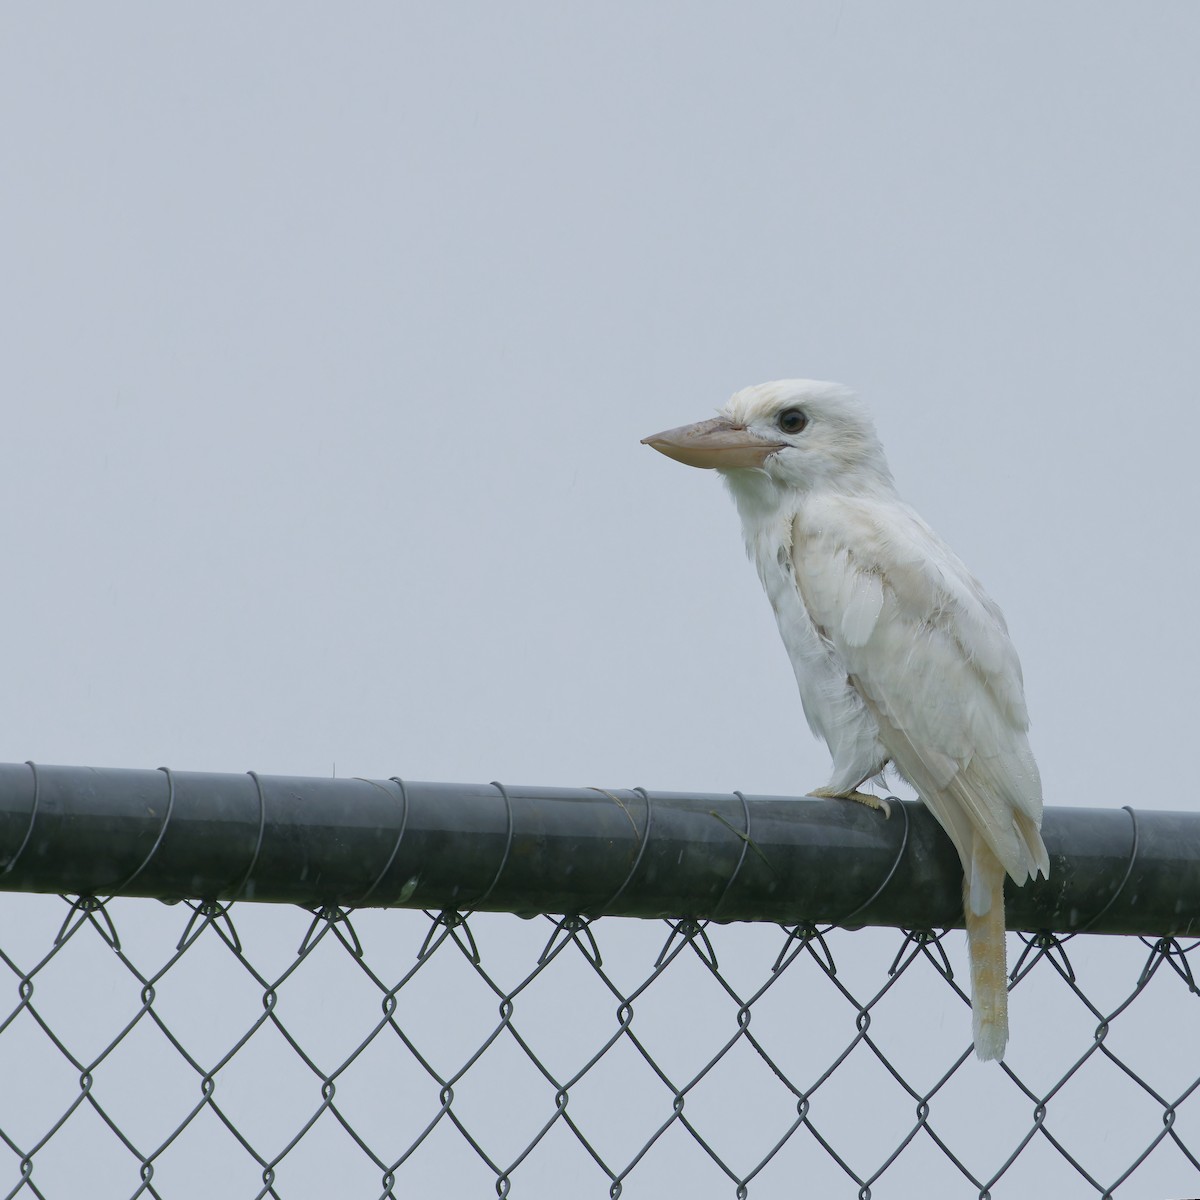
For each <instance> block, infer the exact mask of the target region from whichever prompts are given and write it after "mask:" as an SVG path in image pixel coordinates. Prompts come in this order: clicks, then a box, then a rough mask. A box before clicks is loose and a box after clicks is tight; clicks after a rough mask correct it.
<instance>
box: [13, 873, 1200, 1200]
mask: <svg viewBox="0 0 1200 1200" xmlns="http://www.w3.org/2000/svg"><path fill="white" fill-rule="evenodd" d="M961 942H962V938H961V935H955V934H950V935H947V934H944V933H943V934H935V933H933V932H929V931H925V932H920V931H918V932H913V933H908V934H904V933H900V932H897V931H894V930H880V929H874V930H870V929H869V930H862V931H858V932H853V933H851V932H847V931H844V930H831V929H827V928H826V929H815V928H804V927H801V928H796V929H790V930H781V929H779V928H778V927H776V926H771V925H747V924H738V925H729V926H721V925H715V924H709V925H698V924H694V923H689V922H657V921H636V920H628V919H618V918H612V917H610V918H605V919H603V920H593V921H590V922H589V921H586V920H582V919H567V920H562V921H554V920H551V919H550V918H539V919H535V920H532V921H522V920H520V919H518V918H516V917H511V916H503V915H494V914H483V913H480V914H475V915H472V916H468V917H466V918H464V917H462V916H461V915H459V914H455V913H444V914H428V913H427V914H421V913H414V912H401V911H381V910H369V909H364V910H358V911H355V912H345V911H342V910H333V911H328V910H326V911H318V912H316V913H312V912H309V911H306V910H300V909H294V908H285V907H277V906H269V905H253V904H250V903H245V902H243V903H239V904H237V905H236V906H228V907H227V906H213V905H193V904H188V905H183V906H177V907H168V906H164V905H161V904H158V903H157V902H155V901H146V900H121V899H117V900H112V901H109V902H107V903H102V902H100V901H98V900H94V899H88V898H84V899H76V900H68V901H65V902H64V901H63V900H62V899H60V898H57V897H37V896H28V895H19V894H13V895H7V896H3V897H0V1080H3V1085H2V1086H0V1196H8V1197H22V1198H24V1197H34V1196H37V1197H46V1198H50V1197H58V1196H63V1197H66V1196H72V1197H74V1196H79V1195H85V1194H86V1195H88V1196H89V1197H109V1196H112V1197H132V1196H154V1197H163V1198H171V1200H174V1198H176V1197H191V1196H196V1197H199V1196H212V1195H215V1194H220V1195H224V1196H256V1197H268V1196H270V1197H279V1198H281V1200H282V1198H285V1197H289V1198H295V1197H317V1196H322V1197H323V1196H331V1195H338V1196H343V1197H349V1196H364V1197H382V1198H387V1197H400V1196H408V1195H414V1194H437V1195H484V1194H489V1193H490V1192H491V1191H493V1190H494V1191H495V1193H496V1194H498V1195H499V1196H507V1195H510V1194H512V1195H514V1196H518V1197H520V1196H561V1195H563V1194H565V1192H564V1181H570V1186H569V1188H568V1189H567V1191H569V1193H570V1194H572V1195H578V1196H586V1195H605V1194H608V1195H610V1196H613V1197H616V1196H622V1195H624V1196H657V1195H663V1194H684V1189H685V1188H686V1189H688V1191H687V1194H693V1195H699V1196H708V1195H712V1196H746V1195H760V1196H767V1197H771V1196H777V1195H794V1194H795V1191H796V1180H797V1179H803V1180H804V1181H805V1185H806V1190H807V1191H810V1192H811V1193H812V1194H818V1195H829V1196H839V1195H842V1196H859V1197H863V1198H864V1200H865V1198H866V1197H870V1196H877V1197H884V1196H889V1195H898V1196H907V1195H915V1194H947V1195H950V1194H953V1195H979V1196H988V1195H993V1196H1001V1195H1012V1196H1016V1195H1020V1194H1027V1193H1030V1192H1036V1193H1037V1194H1055V1195H1059V1196H1073V1195H1079V1196H1095V1195H1102V1196H1108V1195H1113V1194H1120V1195H1130V1196H1134V1195H1145V1194H1149V1193H1151V1192H1157V1193H1159V1194H1171V1193H1174V1194H1177V1195H1179V1194H1195V1192H1196V1190H1197V1184H1198V1183H1200V1161H1198V1155H1200V1097H1196V1095H1195V1092H1196V1089H1197V1087H1198V1086H1200V1020H1198V1019H1197V1016H1198V1014H1197V1006H1196V984H1195V980H1194V978H1193V975H1192V969H1191V965H1190V963H1189V952H1191V951H1193V950H1194V945H1195V944H1189V945H1182V944H1180V943H1179V942H1177V941H1174V940H1172V939H1162V940H1159V941H1154V940H1152V939H1139V938H1114V937H1094V936H1087V935H1083V936H1077V937H1075V938H1065V937H1064V938H1056V937H1052V936H1043V937H1035V938H1025V939H1023V942H1024V944H1023V946H1022V945H1021V944H1020V943H1018V942H1017V941H1016V939H1015V938H1014V939H1013V941H1012V944H1011V945H1010V952H1011V951H1015V952H1016V953H1015V954H1014V957H1015V958H1016V962H1015V963H1014V970H1013V976H1014V981H1015V982H1014V987H1015V993H1014V997H1013V1002H1012V1009H1013V1040H1012V1042H1011V1044H1010V1055H1009V1058H1008V1060H1007V1061H1006V1062H1005V1063H1004V1064H1001V1065H997V1064H981V1063H979V1062H977V1061H976V1060H975V1059H974V1057H973V1055H972V1054H971V1052H970V1047H969V1036H970V1031H969V1026H970V1020H969V1004H968V1000H967V997H966V995H965V994H964V992H963V990H962V987H961V986H960V980H961V979H964V978H965V975H966V972H965V952H964V949H963V947H962V945H961ZM5 978H7V985H5V984H4V979H5Z"/></svg>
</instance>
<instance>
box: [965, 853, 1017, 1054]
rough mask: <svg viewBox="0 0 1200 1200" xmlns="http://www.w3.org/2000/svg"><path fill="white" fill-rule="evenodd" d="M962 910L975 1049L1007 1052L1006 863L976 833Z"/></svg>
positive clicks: (997, 1052)
mask: <svg viewBox="0 0 1200 1200" xmlns="http://www.w3.org/2000/svg"><path fill="white" fill-rule="evenodd" d="M963 913H964V916H965V917H966V923H967V953H968V955H969V957H970V960H971V1015H972V1018H973V1022H972V1024H973V1030H974V1035H975V1053H976V1054H977V1055H978V1056H979V1057H980V1058H982V1059H984V1060H992V1059H999V1058H1002V1057H1003V1056H1004V1047H1005V1044H1006V1043H1007V1041H1008V966H1007V963H1006V961H1005V947H1004V867H1003V866H1001V864H1000V860H999V859H998V858H997V857H996V856H995V854H993V853H992V849H991V847H990V846H989V845H988V844H987V842H985V841H984V840H983V838H982V837H981V836H980V835H979V834H978V833H976V834H975V837H974V841H973V844H972V847H971V861H970V863H969V864H968V866H967V870H966V872H965V874H964V876H963Z"/></svg>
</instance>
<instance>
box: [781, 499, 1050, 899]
mask: <svg viewBox="0 0 1200 1200" xmlns="http://www.w3.org/2000/svg"><path fill="white" fill-rule="evenodd" d="M792 559H793V565H794V567H795V571H796V579H797V583H798V585H799V588H800V593H801V595H802V597H803V599H804V603H805V605H806V607H807V608H808V611H809V614H810V615H811V617H812V620H813V623H814V624H815V625H816V626H817V628H818V629H819V630H820V631H821V633H822V634H823V636H824V637H826V638H827V639H828V640H829V641H830V642H831V643H832V644H833V646H834V647H835V648H836V650H837V652H838V654H839V655H840V656H841V658H842V659H843V661H844V662H845V665H846V671H847V675H848V676H849V677H850V681H851V683H852V685H853V686H854V687H855V689H856V690H857V691H858V692H859V694H860V695H861V696H862V697H863V700H864V702H865V703H866V705H867V707H868V708H869V709H870V710H871V711H872V712H873V713H874V715H875V717H876V719H877V720H878V723H879V728H880V738H881V740H882V741H883V743H884V745H885V746H886V747H887V749H888V751H889V753H890V754H891V756H892V760H893V762H894V763H895V765H896V766H897V768H898V769H899V770H900V773H901V774H902V775H903V776H904V777H905V778H907V779H908V780H909V782H910V783H912V784H913V785H914V787H916V789H917V791H918V792H919V793H920V795H921V798H922V799H923V800H924V801H925V802H926V804H928V805H929V807H930V808H931V809H932V810H933V813H934V815H935V816H936V817H937V818H938V820H939V821H940V822H941V824H942V826H943V827H944V828H945V829H946V831H947V833H949V834H950V836H951V838H952V839H953V840H954V843H955V845H956V846H957V847H958V850H959V853H960V855H961V856H962V858H963V862H964V864H968V863H969V862H970V860H971V847H972V843H973V840H974V831H976V830H978V831H979V832H980V833H981V834H982V835H983V837H984V838H985V840H986V841H987V842H988V844H989V845H990V846H991V847H992V848H993V850H994V851H995V853H996V856H997V857H998V858H999V859H1000V861H1001V862H1002V863H1003V864H1004V866H1005V869H1006V870H1008V871H1009V873H1010V874H1012V875H1013V877H1014V878H1015V879H1017V880H1018V882H1024V880H1025V879H1026V878H1027V877H1028V876H1031V875H1032V874H1034V873H1035V872H1036V871H1037V870H1042V871H1043V872H1047V871H1048V869H1049V862H1048V859H1047V857H1046V850H1045V847H1044V846H1043V845H1042V841H1041V835H1040V833H1039V832H1038V827H1039V825H1040V822H1041V812H1042V798H1041V782H1040V779H1039V777H1038V772H1037V766H1036V764H1035V762H1034V760H1033V755H1032V753H1031V752H1030V749H1029V743H1028V741H1027V739H1026V737H1025V730H1026V729H1027V728H1028V724H1029V719H1028V715H1027V713H1026V708H1025V697H1024V690H1023V685H1022V680H1021V666H1020V662H1019V661H1018V659H1017V654H1016V650H1015V649H1014V647H1013V644H1012V642H1011V641H1010V640H1009V637H1008V630H1007V628H1006V627H1005V624H1004V618H1003V616H1002V615H1001V613H1000V610H999V609H998V608H997V607H996V605H995V604H994V603H993V602H992V601H991V600H990V599H989V598H988V596H987V595H986V594H985V593H984V591H983V589H982V587H980V585H979V583H978V582H977V581H976V580H975V578H974V577H973V576H972V575H971V573H970V572H969V571H968V570H967V568H966V567H965V566H964V565H963V563H962V562H961V561H960V560H959V559H958V558H957V557H956V556H955V555H954V553H953V552H952V551H951V550H950V549H949V547H947V546H946V545H945V544H944V543H943V542H942V541H941V540H940V539H939V538H938V537H937V535H936V534H935V533H934V532H933V531H932V530H931V529H930V528H929V527H928V526H927V525H926V524H925V523H924V521H922V520H921V518H920V517H919V516H917V514H916V513H915V512H913V510H912V509H910V508H908V506H907V505H904V504H902V503H900V502H899V501H895V500H868V499H861V498H847V497H838V498H829V499H826V500H820V501H817V502H815V503H813V504H811V505H809V506H808V507H807V508H806V510H805V512H804V513H802V514H801V515H800V516H798V517H797V518H796V519H795V521H794V523H793V530H792Z"/></svg>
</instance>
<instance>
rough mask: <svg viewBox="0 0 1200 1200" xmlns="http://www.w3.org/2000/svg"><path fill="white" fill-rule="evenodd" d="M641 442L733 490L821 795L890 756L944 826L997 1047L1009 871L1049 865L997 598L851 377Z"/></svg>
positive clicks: (747, 403)
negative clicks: (907, 497)
mask: <svg viewBox="0 0 1200 1200" xmlns="http://www.w3.org/2000/svg"><path fill="white" fill-rule="evenodd" d="M644 441H645V443H646V445H649V446H652V447H653V448H654V449H655V450H658V451H660V452H661V453H663V454H665V455H667V456H668V457H669V458H674V459H676V460H678V461H679V462H682V463H686V464H687V465H688V466H692V467H712V468H715V469H716V470H717V471H719V472H720V473H721V475H722V476H724V479H725V482H726V484H728V486H729V490H730V491H731V492H732V493H733V499H734V502H735V503H736V505H737V509H738V513H739V514H740V516H741V519H742V530H743V533H744V535H745V539H746V549H747V552H748V553H749V555H750V557H751V559H753V561H754V565H755V566H756V567H757V568H758V574H759V578H760V579H761V580H762V584H763V587H764V588H765V589H766V593H767V596H768V598H769V599H770V601H771V607H772V608H773V609H774V610H775V619H776V621H777V622H778V624H779V632H780V634H781V635H782V637H783V644H784V645H785V646H786V647H787V652H788V655H789V656H790V658H791V660H792V666H793V668H794V669H795V672H796V680H797V682H798V683H799V685H800V698H801V700H802V701H803V704H804V714H805V716H806V717H807V718H808V723H809V725H810V726H811V727H812V729H813V732H814V733H816V734H818V735H819V736H820V737H821V738H823V739H824V740H825V742H826V743H827V744H828V746H829V750H830V753H831V754H832V756H833V777H832V778H831V779H830V781H829V783H828V784H826V786H825V787H823V788H819V789H817V790H816V791H815V792H814V793H813V794H814V795H817V796H831V797H845V798H847V799H855V800H861V801H864V802H865V803H868V804H871V805H872V806H873V807H879V801H878V800H877V799H876V798H875V797H874V796H871V795H868V794H866V793H863V792H860V791H859V790H858V789H859V788H860V787H861V786H862V785H863V784H864V783H866V782H867V781H868V780H871V779H873V778H874V777H876V776H878V775H880V773H881V772H882V771H883V770H884V768H885V767H887V766H888V765H889V764H891V765H892V766H893V767H894V768H895V769H896V771H898V772H899V774H900V775H901V776H903V778H905V779H906V780H908V782H909V783H910V784H912V786H913V787H914V788H915V789H916V791H917V793H918V794H919V795H920V797H921V799H922V800H923V801H924V802H925V803H926V804H927V805H928V806H929V808H930V809H931V810H932V811H933V815H934V816H935V817H936V818H937V819H938V821H939V822H940V823H941V826H942V828H943V829H945V831H946V832H947V833H948V834H949V835H950V839H951V840H952V841H953V843H954V845H955V847H956V849H957V850H958V853H959V857H960V858H961V859H962V864H963V874H964V879H963V907H964V915H965V918H966V927H967V940H968V950H969V955H970V960H971V1006H972V1010H973V1017H974V1021H973V1025H974V1038H975V1051H976V1053H977V1054H978V1055H979V1057H980V1058H983V1059H998V1058H1001V1057H1002V1056H1003V1054H1004V1046H1005V1043H1006V1041H1007V1040H1008V993H1007V986H1006V985H1007V966H1006V963H1005V946H1004V874H1005V872H1006V871H1007V872H1008V874H1009V875H1011V876H1012V877H1013V879H1014V880H1015V881H1016V882H1017V883H1018V884H1023V883H1024V882H1025V881H1026V880H1027V879H1031V878H1033V877H1034V876H1035V875H1036V874H1037V873H1038V872H1040V873H1041V874H1042V875H1048V873H1049V870H1050V860H1049V857H1048V856H1047V854H1046V847H1045V845H1044V844H1043V843H1042V837H1041V832H1040V830H1041V822H1042V786H1041V780H1040V778H1039V776H1038V769H1037V764H1036V763H1035V762H1034V759H1033V754H1032V753H1031V751H1030V749H1029V742H1028V740H1027V739H1026V736H1025V731H1026V729H1027V728H1028V726H1029V718H1028V715H1027V714H1026V710H1025V695H1024V689H1023V686H1022V680H1021V665H1020V663H1019V662H1018V660H1017V652H1016V650H1015V649H1014V648H1013V644H1012V642H1011V641H1010V640H1009V637H1008V630H1007V628H1006V626H1005V624H1004V617H1003V616H1002V615H1001V613H1000V610H999V608H997V607H996V605H995V603H993V601H992V600H991V599H990V598H989V597H988V596H987V594H986V593H985V592H984V590H983V588H982V587H981V586H980V584H979V583H978V581H977V580H976V579H975V577H974V576H973V575H972V574H971V573H970V571H968V570H967V568H966V567H965V566H964V565H963V563H962V562H961V561H960V560H959V559H958V557H957V556H956V555H955V554H954V553H953V552H952V551H951V550H950V548H949V547H948V546H947V545H946V544H945V543H944V542H943V541H942V540H941V539H940V538H939V537H938V536H937V534H935V533H934V532H933V530H932V529H930V528H929V526H928V525H926V524H925V522H924V521H923V520H922V519H921V518H920V517H919V516H918V515H917V514H916V512H914V511H913V509H911V508H910V507H909V506H908V505H907V504H905V503H904V501H902V500H901V499H900V497H899V496H898V495H897V493H896V487H895V484H894V483H893V482H892V475H891V472H890V471H889V469H888V465H887V460H886V459H885V458H884V455H883V448H882V447H881V446H880V444H879V439H878V438H877V436H876V434H875V428H874V425H873V424H872V423H871V419H870V417H869V416H868V414H867V412H866V410H865V409H864V408H863V406H862V404H861V403H860V402H859V401H858V399H857V398H856V397H855V396H854V394H853V393H851V392H849V391H848V390H847V389H845V388H843V387H841V386H840V385H839V384H836V383H820V382H816V381H814V380H809V379H785V380H780V381H778V382H775V383H764V384H759V385H758V386H757V387H750V388H746V389H745V390H744V391H741V392H738V393H737V394H736V395H735V396H733V398H732V399H731V400H730V401H729V403H728V404H727V405H726V406H725V409H724V410H723V412H722V414H721V415H720V416H718V417H716V418H715V419H713V420H709V421H701V422H699V423H698V424H695V425H685V426H683V427H681V428H679V429H671V430H668V431H667V432H665V433H657V434H654V435H653V436H652V437H648V438H645V439H644Z"/></svg>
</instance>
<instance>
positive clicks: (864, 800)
mask: <svg viewBox="0 0 1200 1200" xmlns="http://www.w3.org/2000/svg"><path fill="white" fill-rule="evenodd" d="M808 794H809V795H810V796H819V797H820V798H821V799H822V800H853V801H854V802H855V803H856V804H865V805H866V806H867V807H868V808H874V809H876V810H877V811H880V812H882V813H883V815H884V817H890V816H891V815H892V806H891V805H890V804H889V803H888V802H887V801H886V800H884V799H883V798H882V797H880V796H872V795H871V793H870V792H859V791H856V790H854V789H851V790H850V791H848V792H835V791H834V790H833V788H827V787H821V788H813V790H812V791H811V792H809V793H808Z"/></svg>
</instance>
